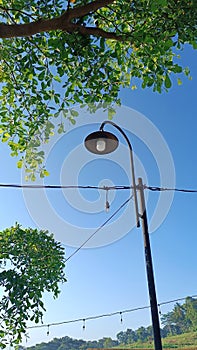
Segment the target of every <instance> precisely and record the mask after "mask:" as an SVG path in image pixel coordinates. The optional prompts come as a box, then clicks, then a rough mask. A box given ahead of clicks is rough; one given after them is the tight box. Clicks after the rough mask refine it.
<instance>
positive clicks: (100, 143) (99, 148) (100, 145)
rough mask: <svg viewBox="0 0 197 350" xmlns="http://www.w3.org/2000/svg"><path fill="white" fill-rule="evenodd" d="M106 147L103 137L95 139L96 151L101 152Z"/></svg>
mask: <svg viewBox="0 0 197 350" xmlns="http://www.w3.org/2000/svg"><path fill="white" fill-rule="evenodd" d="M105 147H106V142H105V140H103V139H98V140H97V141H96V149H97V151H98V152H103V151H104V150H105Z"/></svg>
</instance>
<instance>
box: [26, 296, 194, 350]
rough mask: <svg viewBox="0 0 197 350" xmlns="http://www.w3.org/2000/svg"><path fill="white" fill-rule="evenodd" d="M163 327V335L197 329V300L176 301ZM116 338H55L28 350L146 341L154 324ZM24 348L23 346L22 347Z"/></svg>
mask: <svg viewBox="0 0 197 350" xmlns="http://www.w3.org/2000/svg"><path fill="white" fill-rule="evenodd" d="M161 321H162V325H163V327H162V328H161V336H162V337H163V338H165V337H167V336H169V335H176V334H181V333H185V332H191V331H197V300H196V299H194V298H191V297H187V298H186V300H185V303H184V304H179V303H176V304H175V306H174V308H173V310H172V311H170V312H168V313H166V314H163V315H162V316H161ZM116 338H117V339H116V340H113V339H111V338H106V337H105V338H102V339H99V340H93V341H85V340H82V339H72V338H70V337H67V336H66V337H63V338H55V339H53V340H52V341H50V342H48V343H41V344H37V345H35V346H32V347H28V350H87V349H88V348H97V349H103V348H112V347H114V346H118V345H121V344H125V345H126V344H131V343H135V342H137V341H140V342H145V341H149V340H152V339H153V331H152V326H148V327H140V328H138V329H137V330H132V329H127V330H126V331H124V332H123V331H122V332H119V333H118V334H117V336H116ZM20 348H21V350H23V348H22V347H20Z"/></svg>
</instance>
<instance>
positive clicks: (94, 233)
mask: <svg viewBox="0 0 197 350" xmlns="http://www.w3.org/2000/svg"><path fill="white" fill-rule="evenodd" d="M132 198H133V195H132V196H130V197H129V198H128V199H127V200H126V201H125V202H124V203H123V204H121V205H120V207H119V208H118V209H117V210H116V211H115V212H114V213H113V214H112V215H110V217H109V218H108V219H107V220H106V221H104V222H103V224H102V225H101V226H99V227H98V228H97V229H96V231H94V232H93V233H92V234H91V235H90V236H89V237H88V238H87V239H86V240H85V241H84V242H83V243H82V244H81V245H80V247H78V248H77V249H76V250H75V251H74V252H73V253H72V254H71V255H70V256H69V257H68V258H67V259H66V260H65V261H66V262H67V261H68V260H70V259H71V258H72V257H73V256H74V255H75V254H76V253H78V251H79V250H80V249H82V248H83V247H84V246H85V245H86V243H87V242H88V241H89V240H90V239H91V238H92V237H94V236H95V235H96V233H97V232H99V231H100V230H101V229H102V228H103V227H104V226H105V225H106V224H107V223H108V222H109V221H110V220H111V219H112V218H113V217H114V216H115V215H116V214H117V213H118V212H119V211H120V210H121V209H122V208H123V207H124V206H125V205H126V204H127V203H128V202H129V201H130V200H131V199H132Z"/></svg>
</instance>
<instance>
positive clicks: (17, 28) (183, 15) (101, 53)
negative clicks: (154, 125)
mask: <svg viewBox="0 0 197 350" xmlns="http://www.w3.org/2000/svg"><path fill="white" fill-rule="evenodd" d="M196 22H197V6H196V0H190V1H188V0H187V1H186V0H150V1H147V0H129V1H128V0H116V1H115V0H102V1H100V0H94V1H92V0H75V1H74V0H73V1H70V0H67V1H62V0H49V1H46V0H43V1H40V0H29V1H25V0H20V1H19V0H1V1H0V40H1V43H0V82H1V85H0V90H1V91H0V132H1V140H2V141H3V142H8V144H9V146H10V148H11V154H12V155H13V156H17V155H20V156H21V155H23V156H22V158H21V159H20V160H19V162H18V167H22V166H23V165H24V166H25V168H26V169H27V170H28V172H29V175H30V178H31V179H32V180H34V179H35V172H36V171H38V169H39V173H40V175H41V177H43V176H45V175H47V172H46V170H45V168H44V166H43V165H42V164H43V160H44V153H43V152H42V151H38V148H39V146H40V145H41V143H42V142H47V141H48V140H49V138H50V137H51V135H52V134H53V132H54V130H53V129H54V122H53V118H54V117H57V116H58V115H59V114H60V113H61V115H62V116H63V117H66V118H68V119H69V120H70V122H71V123H75V117H76V116H77V112H76V111H75V110H74V109H73V106H74V105H75V104H80V105H81V106H84V105H86V106H89V109H90V111H94V110H95V108H98V107H101V108H104V109H108V114H109V117H112V115H113V104H115V103H120V101H119V91H120V88H121V87H133V88H135V84H136V78H137V80H139V81H140V82H141V86H142V88H146V87H152V88H153V90H154V91H158V92H161V91H163V90H168V89H169V88H170V87H171V84H172V83H171V76H172V75H173V74H179V73H183V72H184V73H185V74H186V75H189V70H188V69H187V68H186V69H184V68H183V67H181V65H179V63H178V59H177V57H178V56H177V54H178V51H180V50H182V48H183V47H184V44H185V43H188V44H190V45H192V46H193V48H194V49H196V48H197V25H196ZM63 131H64V125H63V121H62V120H60V122H59V126H58V132H60V133H61V132H63Z"/></svg>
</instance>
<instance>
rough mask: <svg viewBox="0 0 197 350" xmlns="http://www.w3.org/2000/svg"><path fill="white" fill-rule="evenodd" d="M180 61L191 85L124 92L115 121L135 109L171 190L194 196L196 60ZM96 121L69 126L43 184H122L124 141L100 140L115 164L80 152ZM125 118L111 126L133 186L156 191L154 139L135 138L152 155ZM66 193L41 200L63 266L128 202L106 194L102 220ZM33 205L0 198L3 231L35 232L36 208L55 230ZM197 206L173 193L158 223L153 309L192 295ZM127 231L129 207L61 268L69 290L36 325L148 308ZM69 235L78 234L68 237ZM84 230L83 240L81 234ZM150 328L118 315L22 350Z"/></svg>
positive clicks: (98, 195)
mask: <svg viewBox="0 0 197 350" xmlns="http://www.w3.org/2000/svg"><path fill="white" fill-rule="evenodd" d="M181 55H182V59H181V64H182V65H184V66H189V67H190V69H191V75H192V77H193V79H192V80H191V81H189V80H188V79H187V78H183V84H182V85H181V86H177V84H176V83H174V84H173V87H172V89H171V90H170V91H169V92H168V93H163V94H161V95H159V94H157V93H152V91H151V90H148V89H147V90H142V89H140V88H139V89H137V90H134V91H132V90H129V89H125V90H122V91H121V99H122V104H123V106H124V107H123V109H122V111H123V112H125V111H128V118H129V111H130V110H131V109H133V110H135V111H137V112H136V113H140V114H142V115H144V116H145V118H146V120H149V121H150V122H152V123H153V125H154V126H155V128H156V130H157V131H158V132H160V133H161V134H162V135H163V138H164V140H165V142H166V145H167V146H168V147H169V150H170V152H171V155H172V158H173V162H174V166H175V174H176V183H175V186H176V187H177V188H181V189H197V165H196V149H197V138H196V128H197V119H196V107H197V102H196V85H197V65H196V59H197V53H196V52H194V51H192V50H191V49H190V48H186V49H185V51H184V52H182V53H181ZM123 114H124V113H123ZM134 114H135V112H134ZM103 118H105V115H102V114H99V115H98V114H96V115H95V116H88V117H87V119H85V117H84V116H83V117H81V119H80V117H79V121H78V122H77V124H76V125H75V126H74V127H69V126H68V130H67V133H66V134H65V135H62V136H61V138H60V139H59V140H56V142H54V145H53V148H52V149H51V150H50V152H49V155H48V157H47V161H46V164H47V167H48V169H49V170H50V174H51V175H50V177H49V178H47V179H45V183H46V184H64V185H70V184H71V182H72V183H74V184H75V185H95V186H97V185H99V184H101V185H103V186H104V185H106V186H108V185H110V184H115V185H128V184H130V182H131V180H130V174H129V168H127V167H126V165H125V167H126V168H125V169H124V164H125V163H129V157H128V154H127V152H128V151H127V149H126V147H125V146H124V145H125V142H124V140H123V139H122V138H121V136H120V135H118V132H117V131H116V130H114V129H112V128H111V127H110V126H106V130H110V131H111V132H114V133H115V134H116V135H117V137H119V138H120V143H121V145H122V149H121V150H120V152H121V153H120V157H121V159H120V158H119V153H115V152H114V153H113V154H111V155H110V156H109V157H96V156H92V155H90V154H88V152H87V151H86V150H85V149H84V146H83V144H82V143H83V140H84V139H85V137H86V136H87V134H88V133H90V132H93V131H96V130H98V128H99V125H100V123H101V121H102V120H103ZM126 118H127V116H126V115H123V116H122V119H121V117H120V116H119V115H118V116H117V117H116V119H115V122H117V123H118V124H119V125H120V126H123V127H124V129H125V131H126V132H127V133H128V136H129V138H130V139H131V142H132V145H133V149H134V152H135V163H136V164H137V165H136V177H138V176H142V177H143V179H144V181H145V182H146V183H147V184H148V185H150V186H160V185H161V183H160V180H161V178H160V176H159V170H158V168H159V167H160V165H159V166H158V164H156V160H155V154H154V152H156V150H157V151H158V157H159V152H160V145H159V144H155V143H154V132H152V133H151V135H146V131H147V130H148V129H147V130H146V129H144V130H143V127H144V128H145V126H144V124H142V125H141V128H142V129H141V131H143V132H144V133H145V135H146V137H147V140H149V139H150V140H149V141H150V144H151V145H152V146H151V147H153V148H152V150H151V149H148V147H147V144H145V143H144V141H143V140H142V138H141V137H140V135H141V134H140V135H136V133H135V132H134V131H133V130H132V123H131V120H133V119H132V118H131V120H129V119H128V127H125V124H124V121H125V120H126ZM84 120H85V121H84ZM80 121H81V124H80ZM151 125H152V124H151ZM141 131H140V133H141ZM78 147H79V148H78ZM153 149H154V151H153ZM0 150H1V159H2V167H1V173H0V182H1V183H21V173H20V171H19V170H18V169H16V160H15V159H14V158H11V157H10V156H9V150H8V148H7V146H6V145H5V144H1V145H0ZM117 152H118V151H117ZM86 153H87V156H86ZM86 157H87V158H86ZM163 161H164V163H163V164H164V166H163V165H162V166H163V168H164V170H163V172H164V174H163V176H164V182H165V179H168V178H169V177H170V174H171V173H170V164H169V163H168V162H167V161H166V159H164V160H163ZM121 164H123V166H122V165H121ZM77 167H79V170H77ZM128 167H129V164H128ZM138 169H139V173H138ZM68 181H69V182H68ZM162 185H165V183H163V184H162ZM66 191H67V190H65V191H51V190H50V191H49V190H48V191H47V192H46V193H45V194H44V196H45V199H46V200H47V202H48V203H50V206H51V207H52V210H53V211H54V212H55V213H56V217H57V218H58V220H59V218H60V221H57V225H56V224H55V225H56V227H55V230H56V232H57V237H58V238H59V239H60V240H62V241H63V244H64V245H66V257H68V256H70V254H72V253H73V252H74V250H75V248H73V247H70V246H68V244H70V242H75V243H76V244H75V245H76V247H77V245H78V244H79V242H83V241H84V239H85V238H86V237H88V235H90V234H91V232H94V231H95V229H96V228H97V227H98V226H99V225H101V224H102V223H103V222H104V221H105V220H106V219H107V218H109V216H110V214H112V213H113V212H114V211H115V210H116V209H117V208H118V207H119V206H120V205H121V204H122V203H123V202H124V201H125V200H126V199H127V198H128V196H129V192H127V191H119V192H118V191H117V192H116V193H111V192H110V193H109V199H110V203H111V208H110V212H109V213H106V212H105V210H104V207H105V194H104V192H103V191H101V192H98V191H93V190H86V191H85V190H81V191H80V192H78V191H76V192H74V191H73V190H72V192H71V191H70V190H69V191H70V192H69V194H68V192H66ZM37 196H38V197H37ZM39 196H40V194H39V192H38V191H37V192H36V191H35V190H31V191H29V192H28V194H27V193H26V192H25V193H23V192H22V191H21V190H20V189H3V188H1V204H0V206H1V229H4V228H5V227H9V226H11V225H13V224H14V223H15V222H16V221H17V222H19V223H21V224H22V225H23V226H24V227H25V226H36V225H37V218H36V219H35V217H34V215H32V211H33V213H34V209H35V207H37V208H38V211H39V212H40V216H41V218H39V220H41V222H42V225H43V226H44V227H43V228H47V227H48V225H49V228H50V227H53V222H52V221H53V218H52V217H51V216H50V210H49V212H48V209H47V208H46V207H45V205H44V203H43V202H42V201H41V200H40V198H41V197H39ZM146 196H147V211H148V217H149V219H150V220H151V216H152V214H153V212H154V210H155V207H156V203H157V201H158V196H159V194H158V193H155V192H152V193H151V192H150V191H146ZM29 200H32V202H33V203H34V206H33V208H32V207H31V206H30V205H29ZM97 202H98V203H97ZM73 203H74V204H73ZM196 203H197V194H188V193H181V192H180V193H179V192H176V193H175V194H174V199H173V203H172V205H171V207H170V210H169V212H168V214H167V216H166V218H165V220H164V221H163V222H162V223H161V225H159V227H158V228H157V230H155V231H154V232H153V233H151V235H150V237H151V247H152V255H153V263H154V271H155V281H156V288H157V298H158V302H159V303H162V302H164V301H168V300H172V299H176V298H181V297H185V296H189V295H195V294H197V286H196V278H195V276H196V266H197V254H196V243H197V238H196V223H195V218H196ZM28 210H29V211H30V212H29V211H28ZM84 210H85V212H84ZM36 215H37V214H36ZM123 215H125V216H123ZM122 216H123V217H124V220H123V223H122V222H121V221H120V223H119V226H118V222H119V221H118V220H120V219H121V217H122ZM65 222H69V225H70V228H71V227H74V228H73V231H72V230H70V229H69V225H67V226H66V225H65V226H64V224H65ZM130 222H131V223H132V225H134V224H133V222H134V209H133V202H132V201H131V202H130V203H129V204H128V205H127V206H126V208H125V209H124V210H122V211H121V212H120V213H119V214H118V216H117V217H115V218H114V219H113V220H112V224H111V226H107V228H106V229H105V231H103V232H102V230H101V231H100V232H99V233H98V235H97V237H96V236H95V240H93V241H92V243H90V245H89V248H88V249H81V250H80V251H79V252H78V253H77V254H76V255H74V256H73V257H72V258H71V259H70V260H69V261H68V262H67V266H66V276H67V279H68V282H67V283H65V285H63V286H61V290H62V292H61V294H60V296H59V298H58V299H57V300H54V299H53V298H52V296H51V295H49V294H45V296H44V299H45V303H46V308H47V312H46V314H45V315H44V324H50V323H56V322H61V321H69V320H73V319H78V318H84V319H85V318H86V317H89V316H94V315H100V314H106V313H111V312H116V311H123V310H126V309H133V308H138V307H142V306H147V305H148V304H149V300H148V291H147V281H146V272H145V264H144V251H143V239H142V230H141V228H138V229H137V228H135V227H133V228H132V229H130V230H128V227H129V224H130ZM60 223H61V224H60ZM58 225H60V226H58ZM76 227H77V228H78V231H77V233H75V232H74V230H75V228H76ZM117 227H118V229H117V232H118V233H117V235H116V236H115V238H114V236H113V232H115V228H117ZM86 228H87V229H88V231H87V232H85V231H84V229H86ZM127 231H128V232H127ZM75 234H76V237H77V238H76V239H75ZM107 235H108V236H107ZM110 235H111V236H110ZM71 236H72V237H71ZM73 237H74V238H73ZM106 237H108V238H106ZM90 242H91V241H90ZM67 243H68V244H67ZM99 245H100V246H99ZM171 307H173V304H171V305H167V306H162V308H161V312H163V313H165V312H167V311H168V310H169V309H170V308H171ZM149 324H151V319H150V310H148V309H146V310H141V311H135V312H131V313H127V314H124V315H123V322H122V323H121V322H120V316H119V315H117V316H113V317H106V318H102V319H98V320H92V321H87V322H86V329H85V330H83V329H82V326H83V324H82V322H76V323H68V324H64V325H62V326H53V327H52V326H51V327H50V329H49V331H50V332H49V335H48V336H47V328H46V329H45V328H41V329H32V330H29V331H28V333H29V336H30V338H29V340H28V342H27V346H28V345H32V344H36V343H38V342H41V341H45V342H47V341H49V340H50V339H53V338H54V337H62V336H70V337H73V338H83V339H99V338H102V337H105V336H110V337H112V338H115V336H116V334H117V333H118V332H120V331H122V330H126V329H127V328H132V329H136V328H138V327H140V326H141V325H143V326H148V325H149Z"/></svg>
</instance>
